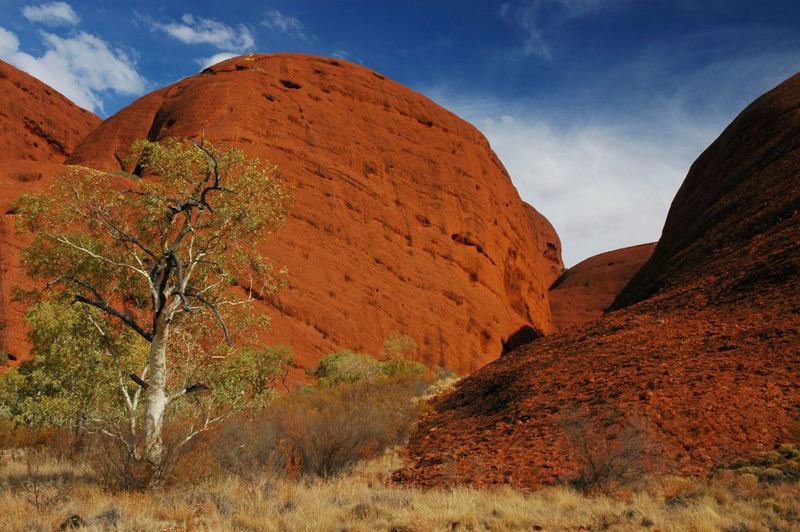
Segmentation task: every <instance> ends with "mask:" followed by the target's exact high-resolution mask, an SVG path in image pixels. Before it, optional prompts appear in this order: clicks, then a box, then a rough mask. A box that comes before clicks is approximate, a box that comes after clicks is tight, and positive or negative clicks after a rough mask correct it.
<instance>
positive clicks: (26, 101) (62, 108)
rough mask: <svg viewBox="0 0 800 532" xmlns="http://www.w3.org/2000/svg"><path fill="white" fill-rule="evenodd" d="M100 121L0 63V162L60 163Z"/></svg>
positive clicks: (39, 82) (32, 79)
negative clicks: (17, 160)
mask: <svg viewBox="0 0 800 532" xmlns="http://www.w3.org/2000/svg"><path fill="white" fill-rule="evenodd" d="M99 123H100V119H99V118H98V117H97V116H95V115H94V114H92V113H90V112H89V111H87V110H86V109H81V108H80V107H78V106H77V105H75V104H74V103H72V102H71V101H69V100H68V99H67V98H65V97H64V96H62V95H61V94H59V93H58V92H56V91H55V90H54V89H52V88H51V87H48V86H47V85H45V84H44V83H42V82H41V81H39V80H37V79H36V78H33V77H31V76H29V75H28V74H26V73H25V72H22V71H21V70H18V69H16V68H14V67H13V66H11V65H9V64H8V63H4V62H3V61H0V161H8V160H14V159H27V160H33V161H55V162H62V161H63V160H64V159H65V158H66V157H67V156H68V155H69V154H70V153H71V152H72V149H73V148H74V147H75V145H76V144H77V143H78V142H80V141H81V140H82V139H83V137H85V136H86V134H87V133H89V131H91V130H92V129H93V128H94V127H96V126H97V125H98V124H99Z"/></svg>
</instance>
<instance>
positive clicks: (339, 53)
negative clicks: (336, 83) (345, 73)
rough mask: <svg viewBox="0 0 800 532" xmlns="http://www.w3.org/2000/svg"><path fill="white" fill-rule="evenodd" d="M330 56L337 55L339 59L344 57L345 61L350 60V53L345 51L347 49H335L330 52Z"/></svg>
mask: <svg viewBox="0 0 800 532" xmlns="http://www.w3.org/2000/svg"><path fill="white" fill-rule="evenodd" d="M331 57H337V58H339V59H344V60H345V61H349V60H350V54H349V53H348V52H347V50H336V51H334V52H332V53H331Z"/></svg>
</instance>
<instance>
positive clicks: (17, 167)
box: [0, 160, 63, 360]
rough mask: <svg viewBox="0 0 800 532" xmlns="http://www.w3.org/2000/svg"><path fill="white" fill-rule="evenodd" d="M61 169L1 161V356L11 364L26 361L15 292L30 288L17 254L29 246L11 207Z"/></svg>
mask: <svg viewBox="0 0 800 532" xmlns="http://www.w3.org/2000/svg"><path fill="white" fill-rule="evenodd" d="M62 170H63V167H62V166H61V165H60V164H58V163H53V162H48V161H25V160H14V161H0V352H3V353H5V354H7V355H9V356H10V357H11V358H12V359H13V360H21V359H24V358H26V357H27V355H28V350H29V349H30V344H29V342H28V339H27V336H26V334H27V329H26V328H25V325H24V324H25V320H24V317H25V309H26V306H27V304H26V303H24V302H20V301H17V300H16V298H15V297H14V292H15V288H25V289H30V288H32V283H31V281H30V280H29V279H28V278H27V277H26V276H25V272H24V270H23V268H22V265H21V257H20V252H21V251H22V248H23V247H24V246H25V245H26V244H27V243H28V242H29V239H28V238H26V237H25V236H24V235H21V234H20V233H19V232H18V231H17V229H16V219H15V216H14V206H15V204H16V202H17V199H18V198H19V196H20V195H21V194H26V193H27V194H29V193H35V192H40V191H42V190H44V189H45V188H46V187H47V186H49V185H50V184H52V182H53V179H54V178H55V176H58V175H59V174H60V173H61V172H62Z"/></svg>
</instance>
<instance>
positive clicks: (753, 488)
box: [0, 451, 800, 531]
mask: <svg viewBox="0 0 800 532" xmlns="http://www.w3.org/2000/svg"><path fill="white" fill-rule="evenodd" d="M36 458H37V460H38V462H37V463H35V464H33V465H32V464H31V463H30V460H28V457H27V455H26V453H25V452H23V451H15V452H13V453H12V452H4V453H3V454H2V457H0V530H8V531H15V530H47V531H50V530H57V529H58V527H59V526H60V525H61V523H63V522H64V521H65V520H66V519H67V518H68V517H69V516H71V515H75V514H77V515H79V516H80V517H81V519H82V520H83V521H84V522H85V523H86V525H87V527H88V529H94V530H142V531H147V530H159V531H160V530H223V531H224V530H309V531H311V530H314V531H317V530H321V531H326V530H337V531H338V530H351V531H360V530H365V531H367V530H369V531H372V530H394V531H412V530H413V531H434V530H577V529H583V530H586V529H588V530H643V529H651V530H662V531H668V530H675V531H679V530H680V531H690V530H698V531H704V530H709V531H711V530H728V531H738V530H748V531H749V530H753V531H758V530H793V529H798V528H799V527H800V482H798V481H796V480H795V481H791V482H782V483H769V482H764V481H761V482H759V480H758V477H757V476H756V475H755V474H753V473H752V472H746V473H741V472H738V471H735V470H729V471H725V472H723V473H721V474H719V475H717V476H716V477H715V479H713V480H710V481H703V480H697V479H682V478H665V479H661V480H658V481H653V482H650V483H649V487H648V488H647V489H644V490H641V491H636V492H629V493H621V494H617V495H616V496H614V497H610V496H598V497H587V496H585V495H582V494H580V493H579V492H577V491H575V490H573V489H570V488H565V487H554V488H547V489H542V490H540V491H537V492H534V493H531V494H524V493H520V492H517V491H513V490H511V489H508V488H501V489H494V490H488V489H487V490H481V489H473V488H457V489H454V490H447V491H444V490H430V491H422V490H418V489H410V488H404V487H396V486H391V485H389V484H388V479H389V476H390V474H391V471H393V470H394V469H396V468H398V467H399V466H400V465H401V463H400V459H399V458H398V454H397V453H388V454H386V455H385V456H383V457H382V458H380V459H377V460H372V461H369V462H366V463H363V464H361V465H359V466H358V467H357V468H355V469H354V470H352V471H351V472H349V473H348V474H347V475H345V476H340V477H337V478H334V479H331V480H315V481H308V482H303V481H292V480H274V479H268V481H267V482H264V483H263V484H260V485H259V488H258V490H257V491H255V492H253V486H252V484H251V483H250V482H245V481H242V480H239V479H237V478H235V477H220V478H217V479H215V480H213V481H211V480H207V481H204V482H200V483H197V484H195V485H190V486H173V487H169V488H165V489H163V490H160V491H154V492H148V493H110V492H107V491H104V490H103V489H101V488H99V487H98V485H97V484H96V483H94V482H93V481H92V479H91V478H87V477H86V476H85V475H84V474H83V472H82V471H81V470H80V469H77V468H76V466H75V465H72V464H70V463H68V462H65V461H58V460H55V459H51V458H46V457H44V456H42V455H38V456H37V457H36ZM36 490H38V491H39V494H40V498H39V501H38V502H35V501H34V497H35V493H34V492H35V491H36ZM539 527H541V528H539Z"/></svg>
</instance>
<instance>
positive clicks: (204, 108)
mask: <svg viewBox="0 0 800 532" xmlns="http://www.w3.org/2000/svg"><path fill="white" fill-rule="evenodd" d="M203 132H204V134H205V138H206V139H208V140H210V141H212V142H214V143H215V144H217V145H218V146H221V147H234V146H235V147H240V148H242V149H244V150H245V151H246V152H247V153H248V154H249V155H251V156H258V157H260V158H261V159H262V160H268V161H271V162H274V163H277V164H278V165H279V166H280V168H281V170H282V173H283V174H284V176H285V177H286V179H287V181H288V182H289V183H290V184H291V186H292V187H293V189H294V194H295V205H294V207H293V208H292V210H291V219H290V221H289V223H288V224H287V226H286V227H285V228H284V229H282V230H281V231H280V232H279V233H278V234H276V235H274V237H271V238H269V239H268V240H267V241H264V242H257V243H254V245H256V246H258V247H259V249H261V250H262V251H263V252H264V254H265V255H266V256H268V257H269V258H271V259H272V261H273V262H274V263H275V264H276V265H277V266H283V265H286V266H287V267H288V270H289V283H290V286H289V287H288V288H287V289H284V290H282V291H281V292H280V293H279V294H278V295H277V296H276V297H275V298H274V299H273V300H271V301H268V302H266V301H265V302H263V303H262V308H263V310H264V311H265V312H268V313H269V314H270V315H271V316H272V318H273V319H272V330H271V332H270V333H269V337H268V338H266V340H270V341H280V342H283V343H286V344H288V345H291V346H292V347H293V348H294V349H295V351H296V353H297V357H298V360H299V361H300V363H301V364H306V365H308V364H313V363H314V362H315V361H316V360H317V359H318V358H319V357H320V356H321V355H323V354H325V353H326V352H330V351H331V350H334V349H338V348H354V349H360V350H364V351H365V352H368V353H372V354H376V355H377V354H380V352H381V346H382V341H383V339H384V338H386V336H387V335H388V334H389V333H390V332H391V331H394V330H397V331H400V332H402V333H404V334H408V335H410V336H412V337H413V338H414V339H415V340H416V341H417V343H418V344H419V350H418V351H419V352H418V353H417V354H416V355H415V356H416V357H417V358H419V359H421V360H422V361H424V362H426V363H428V364H439V365H442V366H446V367H448V368H451V369H454V370H456V371H458V372H461V373H465V372H469V371H473V370H475V369H477V368H479V367H481V366H482V365H484V364H486V363H487V362H489V361H491V360H493V359H495V358H497V357H498V356H499V355H500V353H501V351H502V349H503V347H502V346H503V343H504V341H505V340H507V339H508V338H509V337H511V336H512V335H513V334H514V333H515V332H517V331H518V330H520V329H521V328H524V327H528V328H529V329H530V330H531V331H533V334H534V336H538V335H541V334H543V333H547V332H549V331H550V329H551V326H550V319H549V305H548V301H547V288H548V286H549V284H550V283H551V282H552V279H553V278H554V272H555V270H560V258H558V239H557V237H556V236H555V233H554V232H553V231H552V228H551V227H549V224H547V222H546V221H545V220H543V218H542V217H541V216H538V213H537V216H533V217H532V215H531V211H530V209H528V208H526V207H525V205H524V204H523V203H522V201H521V200H520V198H519V195H518V194H517V192H516V190H515V189H514V187H513V186H512V184H511V181H510V179H509V177H508V174H507V173H506V171H505V169H504V168H503V166H502V164H501V163H500V161H499V160H498V159H497V156H496V155H495V154H494V153H493V152H492V150H491V149H490V147H489V144H488V143H487V141H486V139H485V138H484V137H483V136H482V135H481V134H480V133H479V132H478V131H477V130H476V129H475V128H474V127H472V126H471V125H469V124H468V123H466V122H464V121H463V120H461V119H459V118H458V117H456V116H455V115H453V114H452V113H450V112H448V111H446V110H445V109H443V108H441V107H439V106H437V105H436V104H434V103H433V102H431V101H430V100H428V99H427V98H425V97H423V96H422V95H420V94H417V93H415V92H413V91H411V90H409V89H407V88H405V87H403V86H401V85H399V84H397V83H395V82H393V81H391V80H389V79H386V78H385V77H384V76H382V75H381V74H378V73H377V72H373V71H371V70H368V69H365V68H362V67H359V66H356V65H353V64H350V63H346V62H343V61H339V60H333V59H323V58H318V57H310V56H302V55H251V56H245V57H239V58H234V59H231V60H228V61H225V62H223V63H220V64H217V65H215V66H213V67H210V68H208V69H206V70H205V71H203V72H202V73H201V74H198V75H196V76H192V77H190V78H187V79H185V80H183V81H180V82H178V83H176V84H174V85H171V86H169V87H166V88H164V89H161V90H158V91H156V92H154V93H151V94H149V95H147V96H145V97H143V98H141V99H140V100H138V101H137V102H135V103H134V104H132V105H131V106H129V107H128V108H126V109H124V110H122V111H121V112H119V113H118V114H116V115H115V116H113V117H111V118H109V119H108V120H107V121H106V122H104V123H103V124H102V125H101V126H100V127H99V128H97V129H96V130H95V131H94V132H92V133H91V134H90V135H89V136H88V137H87V138H86V139H85V140H84V141H83V142H82V143H81V144H80V145H79V146H78V147H77V148H76V150H75V151H74V153H73V154H72V156H71V157H70V158H69V162H70V163H74V164H81V165H84V166H89V167H95V168H100V169H105V170H110V171H113V170H117V171H118V170H120V169H121V168H122V166H121V165H122V161H123V160H124V158H125V155H126V153H127V150H128V148H129V146H130V144H131V142H132V141H133V140H135V139H137V138H142V137H148V138H150V139H164V138H166V137H170V136H177V137H195V138H197V137H199V136H200V135H202V134H203ZM534 212H535V211H534ZM534 218H535V220H536V224H538V227H540V231H535V232H532V231H531V223H532V222H531V220H532V219H534ZM545 234H546V236H545Z"/></svg>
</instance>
